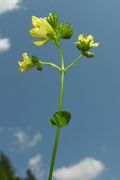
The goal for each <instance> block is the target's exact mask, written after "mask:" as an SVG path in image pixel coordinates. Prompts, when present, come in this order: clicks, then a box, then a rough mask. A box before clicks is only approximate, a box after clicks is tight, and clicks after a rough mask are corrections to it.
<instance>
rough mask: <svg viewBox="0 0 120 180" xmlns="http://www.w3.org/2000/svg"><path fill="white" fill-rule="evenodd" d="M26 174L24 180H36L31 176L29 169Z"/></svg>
mask: <svg viewBox="0 0 120 180" xmlns="http://www.w3.org/2000/svg"><path fill="white" fill-rule="evenodd" d="M26 174H27V178H26V179H25V180H36V178H35V176H34V175H33V174H32V171H31V169H28V170H27V172H26Z"/></svg>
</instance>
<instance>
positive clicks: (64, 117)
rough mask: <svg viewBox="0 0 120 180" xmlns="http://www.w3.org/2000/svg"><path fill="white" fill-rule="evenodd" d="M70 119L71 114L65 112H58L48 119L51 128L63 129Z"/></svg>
mask: <svg viewBox="0 0 120 180" xmlns="http://www.w3.org/2000/svg"><path fill="white" fill-rule="evenodd" d="M70 119H71V113H70V112H67V111H58V112H56V113H55V114H54V116H53V118H51V119H50V125H51V126H57V127H63V126H67V125H68V123H69V122H70Z"/></svg>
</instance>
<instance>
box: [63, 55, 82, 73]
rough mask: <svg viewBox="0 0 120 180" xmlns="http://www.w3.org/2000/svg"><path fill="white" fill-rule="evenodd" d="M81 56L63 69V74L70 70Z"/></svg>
mask: <svg viewBox="0 0 120 180" xmlns="http://www.w3.org/2000/svg"><path fill="white" fill-rule="evenodd" d="M82 56H83V55H82V54H80V55H79V56H78V57H77V58H76V59H75V60H74V61H73V62H72V63H71V64H69V65H68V66H67V67H66V68H65V72H66V71H67V70H68V69H70V68H71V67H72V66H74V65H75V64H76V63H77V62H78V61H79V60H80V59H81V58H82Z"/></svg>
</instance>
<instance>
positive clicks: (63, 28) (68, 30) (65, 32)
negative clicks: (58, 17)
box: [57, 22, 74, 39]
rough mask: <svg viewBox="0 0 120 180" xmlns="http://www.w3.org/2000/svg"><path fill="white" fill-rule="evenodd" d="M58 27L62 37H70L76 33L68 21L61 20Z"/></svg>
mask: <svg viewBox="0 0 120 180" xmlns="http://www.w3.org/2000/svg"><path fill="white" fill-rule="evenodd" d="M57 28H58V31H59V36H60V39H70V38H71V37H72V35H73V33H74V30H73V28H72V27H71V25H70V24H68V23H66V24H64V23H62V22H61V23H59V25H58V27H57Z"/></svg>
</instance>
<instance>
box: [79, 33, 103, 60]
mask: <svg viewBox="0 0 120 180" xmlns="http://www.w3.org/2000/svg"><path fill="white" fill-rule="evenodd" d="M76 44H77V48H78V49H79V50H81V51H82V54H83V55H85V56H87V57H93V56H94V53H92V52H88V50H89V49H91V48H96V47H98V46H99V43H98V42H96V43H94V37H93V36H92V35H84V34H80V35H79V36H78V42H76Z"/></svg>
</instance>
